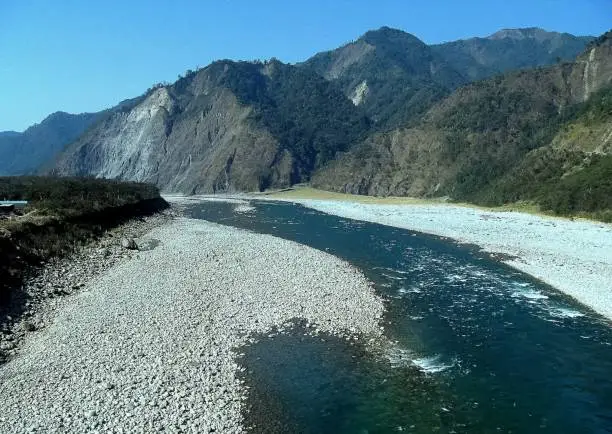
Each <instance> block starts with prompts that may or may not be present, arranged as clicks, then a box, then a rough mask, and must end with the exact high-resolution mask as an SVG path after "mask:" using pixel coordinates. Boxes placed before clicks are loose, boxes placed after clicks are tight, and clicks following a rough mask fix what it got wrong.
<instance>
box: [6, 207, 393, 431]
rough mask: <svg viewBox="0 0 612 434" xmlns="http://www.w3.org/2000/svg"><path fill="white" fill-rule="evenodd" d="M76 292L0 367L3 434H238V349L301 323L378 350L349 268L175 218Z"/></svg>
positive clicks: (376, 309) (368, 311)
mask: <svg viewBox="0 0 612 434" xmlns="http://www.w3.org/2000/svg"><path fill="white" fill-rule="evenodd" d="M146 238H148V239H152V240H156V243H155V245H156V247H155V248H153V249H152V250H148V251H140V252H137V253H136V254H134V255H133V256H132V258H131V259H129V260H126V261H123V262H121V263H119V264H117V265H116V266H114V267H112V268H110V269H109V270H107V271H106V272H104V273H102V274H101V275H100V276H99V277H97V278H95V279H93V280H92V281H90V282H88V283H86V284H85V285H84V286H83V287H82V288H80V290H79V292H78V293H77V294H75V295H74V296H72V297H67V298H65V300H64V302H63V303H62V305H61V306H58V307H57V308H56V309H55V313H54V316H53V319H52V321H51V322H50V324H49V325H48V326H47V327H46V328H43V329H41V330H40V331H35V332H32V333H30V334H29V335H28V336H27V337H26V339H25V342H24V344H23V346H22V347H21V348H19V350H18V352H17V354H16V355H15V356H14V357H13V359H12V360H11V361H10V362H8V363H7V364H5V365H3V366H2V367H0V383H1V384H2V388H1V389H0V431H2V432H4V431H7V432H9V431H10V432H59V431H75V432H76V431H78V432H84V431H87V430H101V431H113V430H115V431H116V430H119V429H122V430H124V431H129V432H150V431H151V430H152V429H153V428H159V427H165V428H166V430H167V431H168V432H213V431H216V432H229V433H231V432H241V431H242V430H243V428H244V427H242V426H241V411H242V409H243V404H242V402H243V399H244V396H245V391H244V390H242V388H241V382H240V380H239V379H238V376H237V375H238V373H239V371H238V370H239V367H238V365H237V364H236V362H235V361H234V357H235V353H234V351H235V349H237V348H239V347H240V346H241V345H244V344H246V343H248V342H250V341H252V339H253V338H252V336H253V335H255V334H259V333H270V332H274V330H276V329H278V328H283V327H284V326H287V325H288V324H290V322H291V320H292V319H293V318H296V317H299V318H304V319H305V320H306V321H307V322H308V323H309V324H310V328H311V330H312V332H313V333H319V332H322V333H331V334H335V335H343V336H347V337H348V336H353V337H356V336H362V337H370V338H377V337H380V336H381V334H382V330H381V328H380V325H379V320H380V318H381V316H382V312H383V303H382V300H381V299H380V298H378V297H377V296H375V295H374V292H373V289H372V288H371V287H370V284H369V282H368V281H367V280H366V279H365V277H364V276H363V275H362V274H361V273H360V272H359V271H357V270H356V269H355V268H353V267H352V266H350V265H349V264H348V263H346V262H344V261H342V260H340V259H337V258H335V257H333V256H331V255H328V254H326V253H323V252H320V251H318V250H315V249H312V248H308V247H305V246H302V245H299V244H297V243H293V242H290V241H285V240H281V239H279V238H275V237H271V236H267V235H259V234H254V233H250V232H247V231H242V230H238V229H233V228H227V227H223V226H219V225H216V224H211V223H207V222H204V221H198V220H190V219H183V218H180V219H177V220H174V221H173V222H169V223H167V224H164V225H162V226H160V227H158V228H156V229H153V230H152V231H151V232H149V233H147V234H146Z"/></svg>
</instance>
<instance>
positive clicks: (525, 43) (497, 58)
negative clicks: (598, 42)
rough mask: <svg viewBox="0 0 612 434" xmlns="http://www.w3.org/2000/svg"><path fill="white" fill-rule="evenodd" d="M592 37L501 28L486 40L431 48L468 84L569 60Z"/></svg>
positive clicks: (582, 49) (576, 54)
mask: <svg viewBox="0 0 612 434" xmlns="http://www.w3.org/2000/svg"><path fill="white" fill-rule="evenodd" d="M594 39H595V38H594V37H592V36H574V35H570V34H569V33H557V32H547V31H545V30H542V29H539V28H526V29H504V30H500V31H499V32H497V33H494V34H493V35H491V36H489V37H486V38H471V39H465V40H459V41H454V42H448V43H445V44H437V45H432V46H431V49H432V50H433V52H434V53H436V54H437V55H438V56H440V57H441V58H443V59H445V60H446V61H447V62H448V64H449V65H450V66H451V67H453V68H454V69H455V70H456V71H457V72H459V73H460V74H462V75H463V76H464V77H466V78H467V79H469V80H470V81H475V80H480V79H484V78H488V77H492V76H493V75H496V74H500V73H504V72H508V71H512V70H517V69H525V68H535V67H539V66H548V65H554V64H555V63H558V62H562V61H573V60H574V59H575V58H576V56H578V55H579V54H580V53H582V51H584V49H585V48H586V46H587V45H588V44H589V43H590V42H591V41H593V40H594Z"/></svg>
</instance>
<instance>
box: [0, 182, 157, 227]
mask: <svg viewBox="0 0 612 434" xmlns="http://www.w3.org/2000/svg"><path fill="white" fill-rule="evenodd" d="M158 197H159V189H158V188H157V187H155V186H153V185H151V184H143V183H136V182H122V181H116V180H106V179H95V178H59V177H41V176H26V177H0V200H27V201H29V203H28V207H27V208H26V210H25V211H26V212H30V211H35V212H36V213H37V214H38V215H46V216H56V217H62V218H66V217H77V216H80V215H83V214H89V213H95V212H99V211H103V210H105V209H109V208H115V207H120V206H124V205H128V204H134V203H138V202H140V201H142V200H147V199H153V198H158Z"/></svg>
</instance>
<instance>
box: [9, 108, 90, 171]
mask: <svg viewBox="0 0 612 434" xmlns="http://www.w3.org/2000/svg"><path fill="white" fill-rule="evenodd" d="M97 119H98V114H97V113H82V114H77V115H73V114H69V113H64V112H56V113H53V114H51V115H49V116H48V117H47V118H45V120H43V121H42V122H41V123H40V124H36V125H33V126H31V127H30V128H28V129H27V130H25V131H24V132H23V133H18V132H15V131H4V132H0V176H4V175H23V174H28V173H33V172H34V171H35V170H36V169H37V168H38V167H39V166H40V165H41V164H43V163H45V162H46V161H48V160H50V159H51V158H52V157H53V156H54V155H55V154H57V153H58V152H59V151H61V150H62V149H63V148H64V146H66V145H67V144H68V143H69V142H72V141H73V140H75V139H76V138H77V137H79V136H80V135H81V134H82V133H83V132H84V131H85V130H86V129H87V128H88V127H89V126H90V125H91V124H92V123H94V122H95V121H96V120H97Z"/></svg>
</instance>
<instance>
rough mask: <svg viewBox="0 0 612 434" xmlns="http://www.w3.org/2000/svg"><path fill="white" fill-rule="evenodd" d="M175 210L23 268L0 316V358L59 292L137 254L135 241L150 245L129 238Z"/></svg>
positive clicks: (50, 309)
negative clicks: (23, 273)
mask: <svg viewBox="0 0 612 434" xmlns="http://www.w3.org/2000/svg"><path fill="white" fill-rule="evenodd" d="M176 215H177V214H176V212H175V211H173V210H166V211H163V212H160V213H157V214H154V215H152V216H149V217H143V218H136V219H132V220H130V221H128V222H126V223H124V224H122V225H120V226H118V227H116V228H114V229H111V230H109V231H107V232H106V233H105V234H104V236H102V237H101V238H100V239H98V240H95V241H93V242H91V243H89V244H86V245H84V246H82V247H80V248H78V249H77V250H76V251H75V252H73V253H72V254H70V255H68V256H66V257H63V258H53V259H51V260H50V261H48V262H47V263H45V264H42V265H41V266H39V267H32V268H31V269H30V270H28V272H27V274H26V276H25V278H24V282H23V287H22V288H21V291H20V293H21V294H20V299H18V300H16V301H15V302H14V303H13V305H10V306H8V307H7V308H6V310H5V312H3V314H2V315H1V316H0V364H1V363H2V362H4V361H6V360H8V359H10V358H11V357H13V356H15V355H16V354H17V349H18V347H19V344H20V342H21V340H22V339H23V337H24V336H25V335H26V334H27V333H28V332H31V331H34V330H40V329H43V328H44V327H45V326H46V325H47V324H49V323H50V322H51V321H52V319H53V317H54V315H55V311H56V309H57V308H59V307H60V306H62V305H63V303H64V302H65V301H66V298H65V296H69V295H72V294H75V293H78V292H79V291H80V290H81V288H83V287H84V286H85V284H86V283H87V282H88V281H89V280H91V279H93V278H94V277H96V276H98V275H100V274H101V273H103V272H105V271H106V270H108V269H110V268H111V267H113V266H114V265H116V264H118V263H120V262H122V261H126V260H129V259H130V258H132V257H133V256H134V255H137V254H138V252H137V249H138V247H140V248H141V249H142V250H146V249H148V248H150V247H151V244H152V243H154V241H152V240H149V239H146V238H142V239H140V240H139V243H140V246H136V245H135V244H132V243H135V241H134V239H135V238H140V237H142V236H143V235H144V234H145V233H147V232H148V231H150V230H151V229H153V228H155V227H157V226H160V225H162V224H165V223H167V222H169V221H171V220H172V219H173V218H174V217H175V216H176ZM127 244H131V245H130V246H127ZM126 247H131V248H126Z"/></svg>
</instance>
